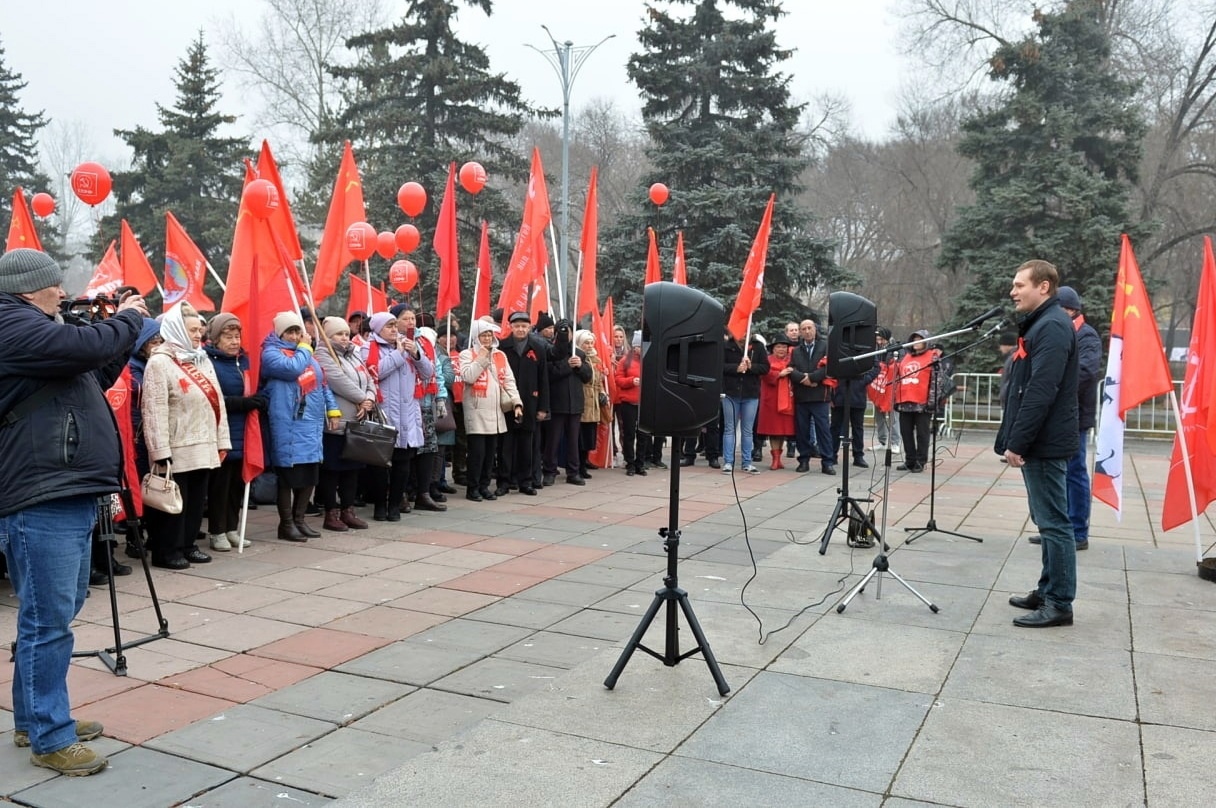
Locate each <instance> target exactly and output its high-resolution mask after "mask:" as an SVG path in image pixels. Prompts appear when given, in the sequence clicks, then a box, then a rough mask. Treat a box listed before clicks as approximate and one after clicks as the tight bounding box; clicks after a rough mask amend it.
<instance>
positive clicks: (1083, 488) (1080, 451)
mask: <svg viewBox="0 0 1216 808" xmlns="http://www.w3.org/2000/svg"><path fill="white" fill-rule="evenodd" d="M1088 438H1089V430H1088V429H1085V430H1082V431H1081V445H1080V446H1079V447H1078V448H1077V453H1076V454H1075V455H1073V456H1072V457H1070V458H1069V459H1068V520H1069V521H1070V522H1072V532H1073V536H1074V537H1075V538H1076V540H1077V541H1078V542H1082V541H1089V506H1090V503H1091V500H1090V493H1089V464H1088V463H1087V456H1086V443H1087V441H1088Z"/></svg>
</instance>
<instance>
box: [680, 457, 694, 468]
mask: <svg viewBox="0 0 1216 808" xmlns="http://www.w3.org/2000/svg"><path fill="white" fill-rule="evenodd" d="M695 462H697V461H696V460H694V459H693V458H691V457H681V458H680V465H681V466H684V467H686V468H687V467H688V466H691V465H692V464H693V463H695Z"/></svg>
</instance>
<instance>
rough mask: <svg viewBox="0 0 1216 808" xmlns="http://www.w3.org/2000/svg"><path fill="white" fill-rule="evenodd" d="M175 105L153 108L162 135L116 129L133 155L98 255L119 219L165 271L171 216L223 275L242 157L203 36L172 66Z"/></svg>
mask: <svg viewBox="0 0 1216 808" xmlns="http://www.w3.org/2000/svg"><path fill="white" fill-rule="evenodd" d="M176 72H177V79H176V81H175V82H174V83H175V85H176V87H177V102H176V104H175V105H174V106H173V107H171V108H166V107H163V106H161V105H160V104H157V105H156V109H157V115H158V117H159V119H160V125H161V128H160V130H159V131H152V130H149V129H145V128H144V127H142V126H137V127H136V128H134V129H116V130H115V131H114V134H115V135H117V136H118V137H120V138H122V139H123V141H125V142H126V144H127V145H128V146H130V147H131V150H132V152H134V156H133V159H132V161H131V169H130V170H129V171H118V172H114V174H113V178H114V199H115V202H116V206H115V210H114V213H113V214H112V215H110V216H107V217H106V218H104V219H102V221H101V227H100V228H99V230H98V234H97V236H96V238H95V239H94V244H93V246H94V252H95V257H97V258H100V256H101V253H102V251H103V250H104V249H105V247H106V245H108V244H109V243H110V240H111V239H115V238H118V235H119V226H120V221H121V220H122V219H126V220H127V221H128V222H130V223H131V229H132V230H133V231H134V232H135V235H136V237H137V238H138V239H139V241H140V244H141V245H142V246H143V248H144V251H145V252H146V253H147V254H148V258H149V261H151V263H152V268H153V269H154V270H155V271H156V273H157V274H158V275H160V274H161V272H162V271H163V269H164V254H165V212H166V211H171V212H172V213H173V215H175V216H176V217H177V218H178V220H179V221H181V223H182V226H183V227H185V228H186V232H188V233H189V234H190V237H191V238H192V239H194V242H195V243H196V244H198V246H199V249H201V250H202V251H203V254H204V255H206V256H207V259H208V260H209V261H210V262H211V264H212V266H214V267H215V268H216V271H217V272H218V273H219V274H220V275H221V276H224V275H226V274H227V267H228V252H229V250H230V249H231V247H232V228H233V225H234V222H235V219H236V213H237V210H238V207H239V204H240V197H241V188H242V186H243V183H244V176H245V167H244V165H243V163H242V161H243V159H244V158H246V157H253V154H252V153H251V152H250V150H249V147H248V144H247V143H246V141H245V140H244V139H243V138H235V137H224V136H222V135H221V130H222V129H223V127H225V126H230V125H231V124H233V123H235V122H236V116H234V115H225V114H223V113H222V112H220V111H219V110H218V109H217V107H218V104H219V100H220V83H219V71H218V70H217V69H215V68H213V67H212V66H211V62H210V59H209V58H208V56H207V46H206V43H205V42H204V41H203V37H202V34H201V33H200V34H199V37H198V39H196V40H195V41H194V42H192V43H191V45H190V49H189V50H188V51H187V52H186V56H185V58H183V59H182V61H181V62H180V63H179V64H178V66H177V71H176ZM206 290H207V294H208V295H209V296H210V297H211V299H212V300H214V301H215V303H216V305H219V302H220V299H221V297H222V296H223V294H222V292H221V291H220V289H219V286H218V285H217V284H215V281H214V280H212V279H211V278H210V277H209V278H208V281H207V288H206Z"/></svg>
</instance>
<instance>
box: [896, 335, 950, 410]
mask: <svg viewBox="0 0 1216 808" xmlns="http://www.w3.org/2000/svg"><path fill="white" fill-rule="evenodd" d="M940 355H941V351H939V350H937V349H936V348H934V349H931V350H928V351H922V352H921V353H918V354H914V353H906V354H904V356H903V358H902V359H900V360H899V373H898V377H899V386H898V387H897V388H896V390H895V403H896V404H920V405H926V404H928V403H929V387H930V386H931V384H932V381H933V364H932V363H933V360H934V359H937V357H938V356H940Z"/></svg>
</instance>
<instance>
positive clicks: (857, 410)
mask: <svg viewBox="0 0 1216 808" xmlns="http://www.w3.org/2000/svg"><path fill="white" fill-rule="evenodd" d="M865 419H866V408H865V407H864V406H862V407H850V408H849V439H850V442H851V443H852V445H853V457H854V458H858V457H860V458H864V457H865V456H866V424H865ZM843 439H844V407H832V462H833V463H835V462H836V459H837V457H838V455H839V454H840V443H841V441H842V440H843Z"/></svg>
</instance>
